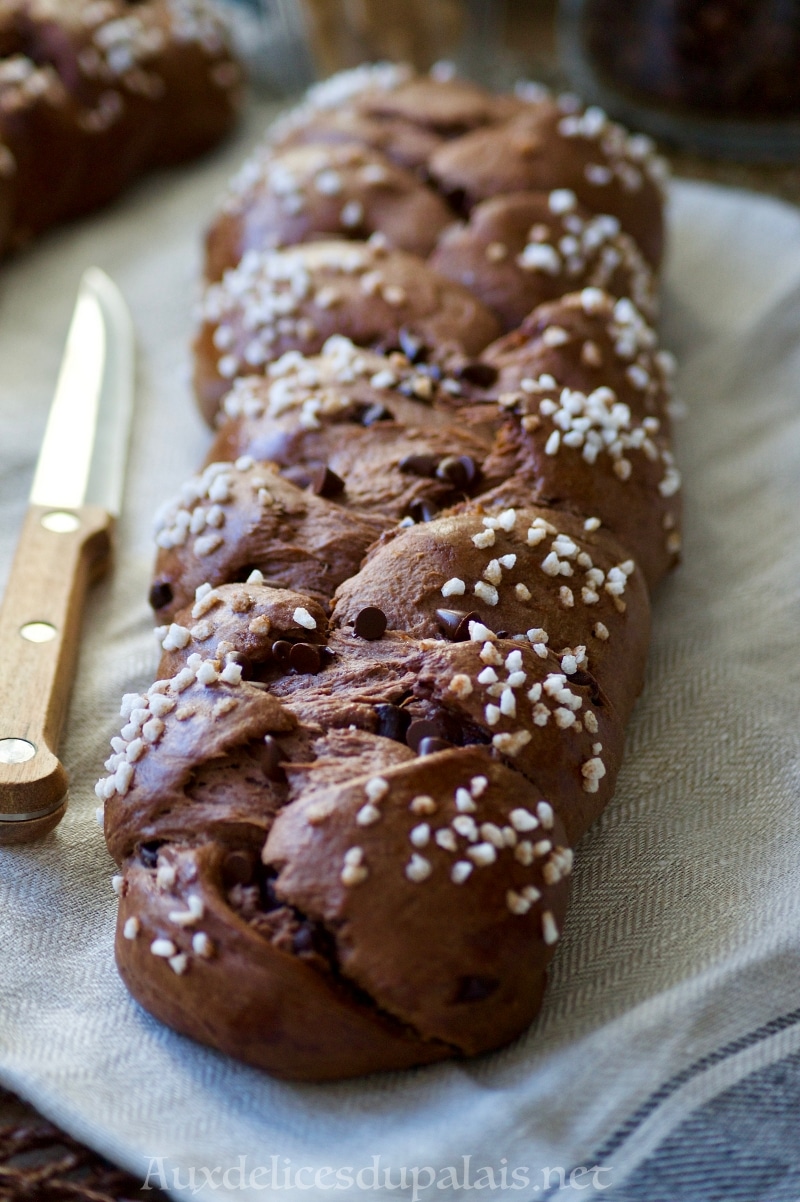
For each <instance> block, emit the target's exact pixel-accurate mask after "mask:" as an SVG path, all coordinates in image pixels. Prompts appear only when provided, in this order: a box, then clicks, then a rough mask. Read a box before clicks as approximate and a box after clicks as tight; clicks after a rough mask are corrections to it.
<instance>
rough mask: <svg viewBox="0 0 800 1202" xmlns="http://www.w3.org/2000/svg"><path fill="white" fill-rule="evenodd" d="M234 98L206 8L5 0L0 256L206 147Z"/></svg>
mask: <svg viewBox="0 0 800 1202" xmlns="http://www.w3.org/2000/svg"><path fill="white" fill-rule="evenodd" d="M240 90H241V73H240V70H239V67H238V66H237V64H236V63H235V62H234V61H233V59H232V58H231V55H230V51H229V49H228V46H227V43H226V40H225V36H224V31H223V28H222V25H221V23H220V21H219V19H218V17H217V16H215V14H214V12H213V10H212V9H211V8H210V7H209V6H208V5H207V4H206V3H205V0H143V2H138V3H132V2H130V0H101V2H100V3H90V2H89V0H57V2H53V0H5V2H4V3H3V5H2V7H0V254H3V253H5V252H7V251H9V250H13V249H15V248H17V247H19V246H21V245H23V244H24V243H26V242H28V241H29V240H30V239H31V238H33V237H35V236H36V235H37V234H39V233H41V232H42V231H43V230H44V229H46V228H47V227H48V226H50V225H52V224H53V223H54V222H57V221H65V220H69V219H71V218H73V217H77V216H79V215H80V214H82V213H85V212H88V211H90V210H91V209H94V208H97V207H98V206H99V205H102V204H105V203H106V202H108V201H109V200H111V199H112V198H113V197H115V196H116V195H117V194H118V193H119V192H120V191H121V189H123V188H124V187H125V186H126V185H127V184H128V183H129V182H130V181H131V180H132V179H133V178H134V176H136V175H138V174H140V173H141V172H143V171H145V170H147V169H149V168H151V167H155V166H164V165H169V164H173V163H177V162H180V161H182V160H183V159H186V158H189V157H191V156H192V155H196V154H199V153H200V152H201V151H203V150H206V149H207V148H208V147H210V146H212V145H213V144H214V143H215V142H216V141H218V140H219V138H221V137H222V135H223V134H225V133H226V132H227V131H228V129H229V128H230V126H231V124H232V122H233V119H234V117H235V115H236V111H237V109H238V106H239V94H240Z"/></svg>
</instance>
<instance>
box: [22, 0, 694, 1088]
mask: <svg viewBox="0 0 800 1202" xmlns="http://www.w3.org/2000/svg"><path fill="white" fill-rule="evenodd" d="M150 2H151V0H145V5H147V4H148V3H150ZM137 13H138V9H137ZM137 19H138V18H137V16H136V15H134V17H132V18H131V21H132V22H133V24H132V25H131V26H130V28H129V29H127V30H126V29H125V28H123V29H121V30H120V31H119V33H118V35H114V36H113V37H112V35H111V34H108V35H107V38H108V39H109V40H108V45H107V46H104V47H101V48H100V49H101V50H102V52H103V54H104V55H105V56H106V58H105V59H104V61H106V60H108V61H107V63H106V65H107V66H108V67H109V69H111V59H112V58H113V60H114V62H116V63H118V64H121V63H122V62H123V61H128V60H129V59H130V60H131V61H134V62H136V63H138V62H139V61H140V55H141V54H142V53H144V50H143V48H142V43H141V39H140V30H139V29H138V26H137V27H136V28H134V26H135V25H136V20H137ZM209 36H211V32H210V31H209ZM99 52H100V51H99V50H98V53H99ZM1 86H2V85H1V84H0V87H1ZM1 164H2V158H0V169H1ZM663 183H664V176H663V171H662V167H661V164H660V161H659V160H658V158H657V156H656V155H655V152H654V150H653V147H652V146H651V145H650V143H649V142H648V141H647V140H646V139H643V138H639V137H636V136H632V135H629V134H627V133H626V132H625V131H624V130H622V129H621V128H620V127H619V126H618V125H616V124H614V123H613V122H611V121H609V120H608V118H607V117H606V115H605V114H604V113H602V112H601V111H600V110H599V109H597V108H584V107H583V106H582V105H580V103H578V102H577V101H575V99H574V98H570V97H557V96H553V95H552V94H551V93H549V92H548V91H547V90H546V89H542V88H538V87H534V86H532V85H531V86H527V87H521V88H519V89H518V90H517V91H516V93H515V94H513V95H507V96H495V95H492V94H491V93H489V92H487V91H485V90H484V89H482V88H480V87H478V86H477V85H474V84H471V83H467V82H465V81H463V80H459V79H458V78H457V77H456V76H455V75H454V74H453V73H452V72H449V71H445V70H442V69H439V70H437V71H435V72H433V73H432V74H431V75H430V76H418V75H416V74H414V72H412V71H411V70H410V69H406V68H402V67H396V66H394V65H386V64H382V65H377V66H369V67H362V68H358V69H356V70H355V71H353V72H349V73H346V74H345V75H342V76H339V77H335V78H334V79H332V80H329V81H325V83H323V84H321V85H318V86H317V87H315V88H314V89H312V90H311V92H310V93H309V94H308V96H307V98H306V100H305V101H304V102H303V103H302V104H301V105H300V106H299V107H298V108H297V109H296V110H294V111H293V112H292V113H291V114H289V115H288V116H287V117H285V118H283V119H282V120H281V121H280V122H279V123H278V124H277V125H276V126H275V127H274V128H273V130H272V131H271V132H270V135H269V138H268V141H267V142H266V143H265V144H264V145H262V146H261V147H259V148H258V149H257V151H256V152H255V153H254V154H253V155H252V156H251V157H250V159H249V160H248V162H247V163H246V164H245V165H244V166H243V167H242V169H241V171H240V172H239V173H238V175H237V176H236V178H235V179H234V180H233V181H232V183H231V185H230V187H229V189H228V191H227V193H226V195H225V197H224V198H223V200H222V202H221V204H220V208H219V211H218V212H217V214H216V215H215V217H214V221H213V223H212V226H211V228H210V231H209V237H208V241H207V246H206V256H207V257H206V284H205V287H204V291H203V295H202V299H201V302H200V305H199V312H198V318H199V320H198V332H197V339H196V343H195V376H194V384H195V390H196V393H197V396H198V400H199V402H200V405H201V408H202V410H203V413H204V415H205V416H206V418H207V419H208V420H209V423H210V424H212V425H213V426H214V430H215V440H214V444H213V446H212V447H211V449H210V451H209V453H208V456H207V458H206V462H205V464H204V466H203V467H202V468H200V470H199V471H198V473H197V474H196V475H195V476H194V477H192V479H190V480H189V481H187V482H186V483H185V484H184V485H183V486H181V487H179V488H178V489H177V490H176V494H175V497H174V499H173V500H171V501H170V502H169V503H168V504H166V505H164V506H163V507H162V509H161V511H160V512H159V513H158V515H157V518H156V529H155V544H156V565H155V571H154V578H153V585H152V589H151V592H150V599H151V604H152V607H153V609H154V611H155V612H156V614H157V625H156V627H155V636H156V647H157V651H158V654H159V656H160V657H161V660H160V666H159V667H158V669H157V675H158V676H159V679H157V680H156V681H155V683H154V684H153V685H151V686H150V687H149V688H148V689H146V690H143V691H141V692H135V693H129V694H128V695H126V696H125V697H124V699H123V703H122V710H121V717H122V728H121V730H120V732H119V734H116V735H115V736H114V738H113V739H112V741H111V754H110V756H109V758H108V760H107V761H106V764H105V774H104V775H103V777H102V778H101V779H100V781H99V782H98V784H97V787H96V793H97V798H98V801H99V802H100V810H99V814H98V816H99V819H100V822H101V826H102V827H103V829H104V834H105V837H106V840H107V843H108V846H109V849H110V850H111V852H112V854H113V855H114V857H115V860H116V862H117V865H118V872H117V874H116V875H115V877H114V879H113V882H112V883H113V887H114V889H115V892H116V894H117V896H118V904H119V923H118V937H117V941H116V950H117V957H118V961H119V963H120V967H121V970H122V973H123V976H124V978H125V981H126V984H127V985H128V986H129V988H130V989H131V990H132V992H133V993H134V995H135V996H136V997H137V998H138V999H139V1000H140V1001H141V1002H142V1003H143V1005H145V1006H146V1007H147V1008H148V1010H150V1011H151V1012H152V1013H153V1014H155V1015H156V1016H157V1017H159V1018H162V1019H163V1020H164V1021H166V1022H168V1023H172V1024H173V1025H175V1026H176V1027H178V1028H179V1029H180V1030H181V1031H182V1032H183V1033H185V1034H189V1035H192V1036H194V1037H195V1038H197V1039H199V1040H200V1041H202V1042H205V1043H207V1044H210V1045H212V1046H214V1047H216V1048H218V1049H220V1050H223V1051H224V1052H226V1053H229V1054H231V1055H233V1056H235V1057H237V1058H238V1059H240V1060H244V1061H246V1062H248V1063H250V1064H252V1065H256V1066H258V1067H262V1068H265V1069H267V1070H268V1071H271V1072H274V1073H276V1074H278V1075H280V1076H284V1077H286V1078H289V1079H292V1080H326V1081H327V1080H335V1079H338V1078H342V1077H348V1076H355V1075H358V1074H361V1073H365V1072H372V1071H378V1070H392V1069H397V1068H403V1067H409V1066H412V1065H415V1064H424V1063H431V1062H433V1061H435V1060H439V1059H443V1058H445V1057H447V1056H452V1055H459V1056H466V1055H475V1054H479V1053H481V1052H486V1051H489V1050H491V1049H493V1048H496V1047H499V1046H501V1045H503V1044H504V1043H507V1042H508V1041H510V1040H511V1039H513V1038H515V1037H516V1036H517V1035H518V1034H519V1033H520V1032H521V1031H522V1030H524V1028H525V1027H526V1026H527V1025H528V1023H529V1022H530V1021H531V1020H532V1019H533V1017H534V1015H535V1014H536V1011H537V1009H538V1006H539V1004H540V1001H541V996H542V993H543V989H544V986H545V979H546V973H547V969H548V966H549V964H550V962H551V960H552V957H553V956H554V955H555V954H557V949H558V945H559V943H560V941H561V938H562V932H563V931H564V928H565V918H566V912H567V905H568V898H569V889H570V883H571V879H572V874H573V868H574V859H575V857H574V854H573V847H574V845H575V844H576V843H577V842H578V840H579V839H580V838H581V837H582V835H583V833H584V832H585V831H586V830H587V829H588V827H589V826H590V825H591V823H592V822H593V821H594V820H595V819H596V818H597V817H598V816H599V814H600V813H601V812H602V811H603V809H604V807H605V806H606V805H607V804H608V803H609V801H610V800H611V798H612V796H613V791H614V786H615V782H616V778H617V774H618V772H619V769H620V765H621V761H622V754H623V748H624V737H625V724H626V722H627V720H628V717H629V715H630V713H631V710H632V708H633V705H634V703H635V700H636V697H637V695H638V693H639V691H640V689H641V687H642V684H643V679H644V670H645V660H646V654H647V644H648V639H649V631H650V608H649V595H650V590H652V589H653V588H654V587H655V586H656V585H657V584H658V582H659V580H660V579H661V578H662V577H663V576H664V575H665V574H666V573H667V572H668V571H669V570H670V568H671V567H672V566H673V565H674V564H675V562H676V560H677V555H678V551H679V546H680V476H679V473H678V469H677V466H676V463H675V460H674V458H673V452H672V446H671V441H670V440H671V420H672V417H673V414H674V403H673V402H674V398H673V394H672V389H673V382H674V376H675V365H674V362H673V361H672V358H671V356H670V355H668V354H667V353H666V352H664V351H663V350H662V349H661V348H660V345H659V340H658V335H657V333H656V331H655V328H654V326H653V324H652V323H653V322H654V321H655V320H656V317H657V313H658V296H657V292H658V288H657V281H658V271H659V266H660V258H661V254H662V243H663ZM456 200H457V204H458V212H456V210H455V208H454V207H453V205H454V201H456ZM423 244H424V245H423ZM231 997H235V998H236V1005H235V1006H233V1007H232V1006H231V1005H230V1004H229V1001H227V1002H226V999H230V998H231Z"/></svg>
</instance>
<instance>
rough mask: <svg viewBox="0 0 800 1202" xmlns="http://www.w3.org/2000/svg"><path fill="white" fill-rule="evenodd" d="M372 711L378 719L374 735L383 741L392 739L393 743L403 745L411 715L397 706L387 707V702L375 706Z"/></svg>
mask: <svg viewBox="0 0 800 1202" xmlns="http://www.w3.org/2000/svg"><path fill="white" fill-rule="evenodd" d="M374 709H375V716H376V717H377V719H378V725H377V727H376V729H375V734H376V735H381V736H382V737H383V738H384V739H394V741H395V743H405V741H406V731H407V730H408V727H409V723H410V721H411V715H410V714H409V713H408V712H407V711H406V710H404V709H401V708H400V706H399V705H389V704H388V702H387V703H382V704H381V705H376V706H375V707H374Z"/></svg>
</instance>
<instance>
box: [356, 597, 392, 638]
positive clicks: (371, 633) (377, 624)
mask: <svg viewBox="0 0 800 1202" xmlns="http://www.w3.org/2000/svg"><path fill="white" fill-rule="evenodd" d="M353 629H354V630H355V632H356V634H357V635H358V637H359V638H360V639H369V641H370V642H374V641H375V640H376V639H382V638H383V636H384V634H385V633H386V614H385V613H384V612H383V610H382V609H378V607H377V605H367V606H366V607H365V608H364V609H362V610H361V612H360V613H359V614H357V615H356V620H355V622H354V623H353Z"/></svg>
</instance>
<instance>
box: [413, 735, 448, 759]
mask: <svg viewBox="0 0 800 1202" xmlns="http://www.w3.org/2000/svg"><path fill="white" fill-rule="evenodd" d="M452 746H453V744H452V743H448V742H447V739H437V738H434V737H433V736H428V738H425V739H422V740H421V742H420V745H419V747H418V748H417V755H434V754H435V753H436V752H437V751H449V750H450V748H451V747H452Z"/></svg>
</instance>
